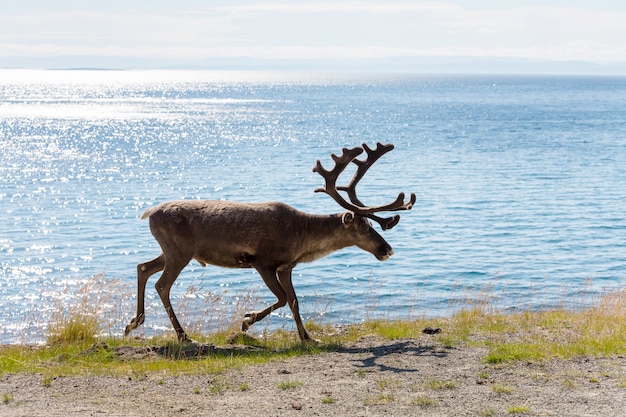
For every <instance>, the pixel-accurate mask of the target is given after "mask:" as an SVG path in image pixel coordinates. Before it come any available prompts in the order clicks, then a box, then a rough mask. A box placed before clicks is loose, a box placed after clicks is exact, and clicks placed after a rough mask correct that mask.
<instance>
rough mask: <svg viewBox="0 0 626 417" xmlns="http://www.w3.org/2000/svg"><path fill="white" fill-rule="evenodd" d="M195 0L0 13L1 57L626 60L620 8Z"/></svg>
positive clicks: (625, 33) (623, 18) (625, 17)
mask: <svg viewBox="0 0 626 417" xmlns="http://www.w3.org/2000/svg"><path fill="white" fill-rule="evenodd" d="M61 4H62V2H61ZM194 4H196V6H195V7H194V8H191V7H190V6H188V7H187V8H185V7H184V6H179V8H171V5H170V6H168V7H169V8H167V9H165V8H163V7H165V6H163V4H161V3H159V2H156V3H151V2H145V3H142V2H140V1H138V2H133V3H132V6H125V7H118V8H109V9H108V10H99V9H97V8H95V7H94V6H91V9H66V10H63V9H62V8H61V6H59V7H60V8H59V10H58V11H51V9H50V8H48V9H41V10H40V11H30V12H25V11H22V12H18V11H15V10H14V11H12V12H7V13H4V14H3V15H2V16H0V54H2V55H5V56H54V55H115V56H128V57H153V58H161V59H164V60H167V59H177V60H181V59H187V60H196V59H206V58H211V57H229V56H230V57H255V58H283V59H284V58H287V59H288V58H315V59H324V58H346V57H354V58H365V57H386V56H388V57H391V56H424V55H431V56H458V55H463V56H506V57H525V58H540V59H560V60H563V59H580V60H592V61H593V60H595V61H609V62H610V61H619V60H623V59H624V58H623V57H624V56H626V53H625V52H626V48H625V47H624V46H623V39H626V25H624V24H623V22H624V21H626V11H624V10H621V9H619V10H594V9H592V8H591V6H585V7H582V6H578V7H574V6H570V7H549V6H532V5H520V6H515V5H514V6H511V5H501V4H498V5H497V7H491V8H488V7H485V6H482V7H478V6H476V5H474V4H473V3H471V4H472V6H471V7H470V6H465V5H463V4H462V3H461V2H460V1H456V2H453V1H448V2H445V1H442V2H436V1H427V2H420V1H416V2H401V1H397V2H392V3H383V2H354V1H339V2H266V3H257V2H251V3H248V4H245V3H241V2H239V3H237V2H232V3H231V2H222V3H217V4H215V3H211V4H214V5H206V4H204V3H194ZM525 4H527V3H525ZM131 7H132V8H131ZM36 10H38V9H36Z"/></svg>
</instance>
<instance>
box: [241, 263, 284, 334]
mask: <svg viewBox="0 0 626 417" xmlns="http://www.w3.org/2000/svg"><path fill="white" fill-rule="evenodd" d="M255 268H256V270H257V271H258V272H259V274H260V275H261V278H263V282H265V285H267V287H268V288H269V289H270V291H272V293H273V294H274V295H275V296H276V298H277V299H278V300H277V301H276V302H275V303H274V304H272V305H271V306H269V307H266V308H265V309H263V310H261V311H253V312H252V313H247V314H246V315H245V317H244V319H243V322H242V323H241V331H243V332H245V331H247V330H248V329H249V328H250V326H252V325H253V324H254V323H256V322H257V321H259V320H262V319H263V318H265V316H267V315H268V314H270V313H271V312H272V311H274V310H278V309H279V308H281V307H283V306H284V305H285V304H287V294H285V291H284V290H283V287H282V286H281V285H280V283H279V282H278V279H277V278H276V269H272V268H264V267H260V266H258V265H257V266H255Z"/></svg>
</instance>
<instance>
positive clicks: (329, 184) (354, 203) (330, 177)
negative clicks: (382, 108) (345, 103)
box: [313, 143, 416, 230]
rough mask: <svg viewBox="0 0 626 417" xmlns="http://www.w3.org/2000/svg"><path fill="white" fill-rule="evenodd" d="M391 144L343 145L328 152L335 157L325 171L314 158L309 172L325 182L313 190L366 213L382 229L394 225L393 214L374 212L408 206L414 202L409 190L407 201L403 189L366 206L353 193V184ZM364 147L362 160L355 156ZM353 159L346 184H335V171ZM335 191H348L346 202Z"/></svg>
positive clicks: (354, 188)
mask: <svg viewBox="0 0 626 417" xmlns="http://www.w3.org/2000/svg"><path fill="white" fill-rule="evenodd" d="M393 148H394V146H393V145H392V144H388V145H383V144H381V143H377V144H376V149H370V148H369V147H368V146H367V145H366V144H363V148H360V147H357V148H353V149H347V148H343V150H342V155H341V156H337V155H334V154H332V155H331V157H332V158H333V160H334V161H335V167H334V168H333V169H332V170H330V171H328V170H326V169H324V167H323V166H322V163H321V162H320V161H319V160H318V161H317V163H316V164H315V167H314V168H313V172H317V173H318V174H320V175H321V176H322V177H323V178H324V180H325V186H324V187H323V188H318V189H316V190H315V192H324V193H326V194H328V195H329V196H331V197H332V199H333V200H335V201H336V202H337V203H338V204H339V205H340V206H341V207H343V208H345V209H347V210H350V211H352V212H354V213H355V214H357V215H360V216H366V217H368V218H370V219H372V220H374V221H376V222H378V224H380V226H381V227H382V229H383V230H388V229H391V228H392V227H394V226H395V225H396V224H398V222H399V221H400V216H399V215H395V216H393V217H388V218H382V217H378V216H376V215H375V214H374V213H378V212H382V211H399V210H411V208H413V205H414V204H415V200H416V197H415V194H413V193H411V198H410V199H409V201H408V202H406V203H405V202H404V193H400V194H398V197H397V198H396V200H395V201H394V202H392V203H390V204H386V205H382V206H366V205H364V204H363V203H361V201H360V200H359V199H358V197H357V196H356V185H357V184H358V182H359V181H360V180H361V178H363V176H364V175H365V173H366V172H367V170H368V169H369V168H370V167H371V166H372V165H373V164H374V162H376V161H377V160H378V159H379V158H380V157H381V156H383V155H384V154H386V153H387V152H389V151H391V150H392V149H393ZM363 149H365V151H366V153H367V158H366V159H365V160H363V161H361V160H359V159H356V157H357V156H359V155H360V154H361V153H363ZM351 162H353V163H354V164H356V165H357V170H356V172H355V173H354V176H353V177H352V179H351V180H350V183H349V184H348V185H347V186H339V187H338V186H337V179H338V178H339V175H341V173H342V172H343V171H344V170H345V169H346V167H347V166H348V165H349V164H350V163H351ZM339 191H345V192H347V193H348V197H349V198H350V202H348V201H346V200H345V199H344V198H343V197H342V195H341V194H340V193H339Z"/></svg>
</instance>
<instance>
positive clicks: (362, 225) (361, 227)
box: [359, 223, 370, 233]
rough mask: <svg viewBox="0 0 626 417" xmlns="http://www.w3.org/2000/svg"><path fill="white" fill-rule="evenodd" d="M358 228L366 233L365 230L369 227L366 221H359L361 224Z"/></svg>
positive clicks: (367, 230)
mask: <svg viewBox="0 0 626 417" xmlns="http://www.w3.org/2000/svg"><path fill="white" fill-rule="evenodd" d="M359 230H360V231H361V232H363V233H367V232H369V230H370V227H369V225H368V224H367V223H361V224H360V225H359Z"/></svg>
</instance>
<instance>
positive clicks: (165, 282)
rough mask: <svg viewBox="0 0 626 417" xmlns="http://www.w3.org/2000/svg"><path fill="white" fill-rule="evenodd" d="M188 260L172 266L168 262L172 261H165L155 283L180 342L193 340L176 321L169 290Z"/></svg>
mask: <svg viewBox="0 0 626 417" xmlns="http://www.w3.org/2000/svg"><path fill="white" fill-rule="evenodd" d="M189 260H190V259H189ZM189 260H187V262H184V263H182V262H181V263H179V264H176V265H174V266H172V265H170V263H173V262H170V263H168V262H167V261H166V263H165V269H164V270H163V274H162V275H161V277H160V278H159V280H158V281H157V283H156V285H155V287H156V290H157V292H158V293H159V297H161V301H162V302H163V307H165V311H167V315H168V316H169V318H170V321H171V322H172V326H174V330H175V331H176V336H177V337H178V341H179V342H181V343H183V342H184V343H192V342H193V340H191V339H190V338H189V337H188V336H187V335H186V334H185V331H184V330H183V327H182V326H181V325H180V323H179V322H178V318H177V317H176V313H174V308H173V307H172V303H171V302H170V290H171V288H172V284H174V281H176V278H178V275H179V274H180V271H182V270H183V268H184V267H185V266H186V265H187V263H189Z"/></svg>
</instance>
